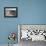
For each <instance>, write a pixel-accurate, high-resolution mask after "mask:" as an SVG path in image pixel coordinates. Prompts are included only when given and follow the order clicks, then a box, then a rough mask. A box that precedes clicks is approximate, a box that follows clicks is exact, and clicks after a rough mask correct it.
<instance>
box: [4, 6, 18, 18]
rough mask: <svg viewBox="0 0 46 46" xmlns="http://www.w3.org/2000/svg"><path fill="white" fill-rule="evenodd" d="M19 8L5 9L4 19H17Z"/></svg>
mask: <svg viewBox="0 0 46 46" xmlns="http://www.w3.org/2000/svg"><path fill="white" fill-rule="evenodd" d="M17 10H18V9H17V7H4V17H17V16H18V12H17Z"/></svg>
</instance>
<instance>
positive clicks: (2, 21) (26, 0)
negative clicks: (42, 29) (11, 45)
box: [0, 0, 46, 44]
mask: <svg viewBox="0 0 46 46" xmlns="http://www.w3.org/2000/svg"><path fill="white" fill-rule="evenodd" d="M16 6H17V7H18V18H4V7H16ZM18 24H46V0H0V44H7V43H8V39H7V36H8V34H9V32H16V33H17V32H18V29H17V25H18ZM16 42H17V40H16Z"/></svg>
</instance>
